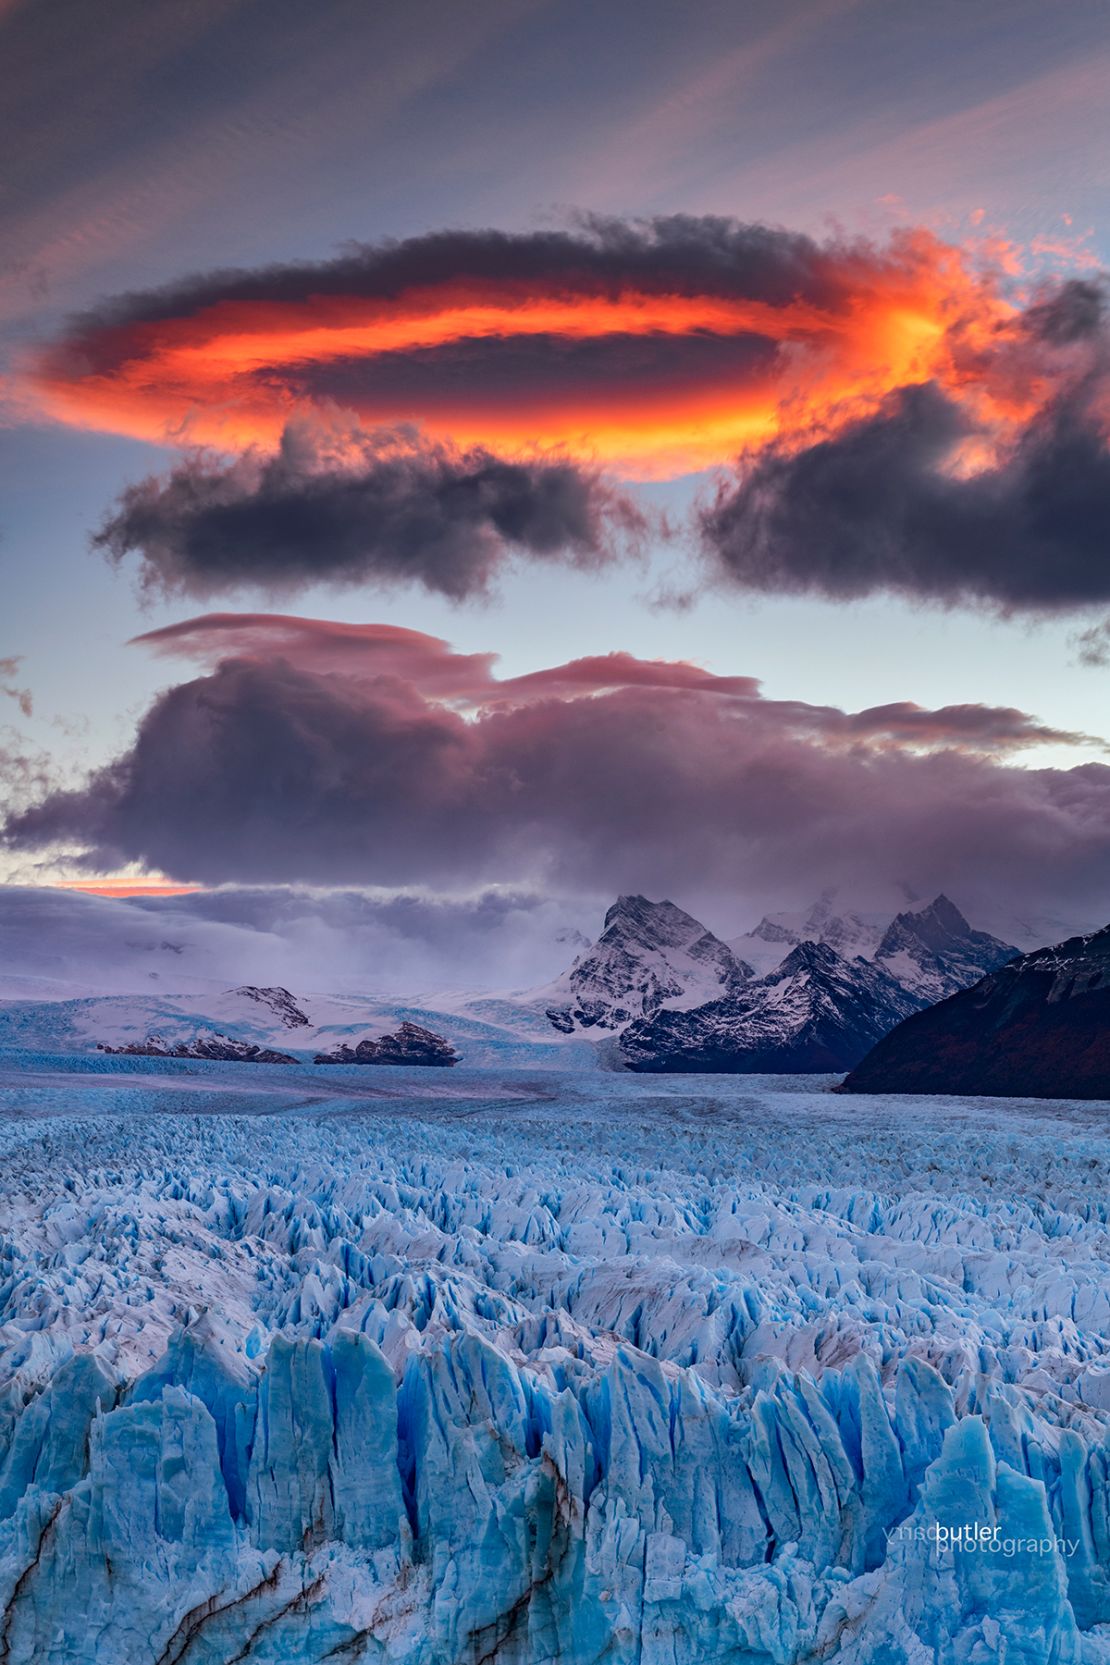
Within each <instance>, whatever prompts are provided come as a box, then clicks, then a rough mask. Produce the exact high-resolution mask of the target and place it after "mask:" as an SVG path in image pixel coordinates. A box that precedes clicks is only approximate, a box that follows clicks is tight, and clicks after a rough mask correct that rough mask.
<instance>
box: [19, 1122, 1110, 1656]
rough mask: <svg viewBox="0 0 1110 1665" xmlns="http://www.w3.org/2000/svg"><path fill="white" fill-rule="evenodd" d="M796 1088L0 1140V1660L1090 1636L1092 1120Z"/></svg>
mask: <svg viewBox="0 0 1110 1665" xmlns="http://www.w3.org/2000/svg"><path fill="white" fill-rule="evenodd" d="M622 1090H624V1089H622ZM812 1097H813V1100H814V1102H816V1095H812ZM664 1098H665V1092H664ZM630 1102H631V1100H630ZM743 1102H744V1104H746V1105H747V1106H748V1112H749V1113H750V1107H751V1104H752V1098H751V1092H750V1089H749V1090H748V1097H747V1099H745V1100H744V1101H743ZM808 1105H809V1100H808V1099H807V1098H806V1097H805V1096H803V1095H798V1096H797V1097H796V1098H795V1099H794V1100H793V1101H792V1102H791V1103H790V1104H789V1106H788V1107H787V1108H788V1109H789V1113H790V1116H791V1117H792V1118H793V1124H792V1125H793V1129H794V1131H795V1132H796V1133H797V1132H798V1130H799V1123H800V1124H801V1132H802V1134H803V1136H804V1137H806V1138H807V1141H808V1152H809V1155H808V1165H809V1166H810V1167H812V1164H813V1161H814V1160H817V1161H823V1162H825V1165H826V1166H827V1168H828V1169H829V1175H828V1183H825V1184H821V1185H816V1186H815V1185H814V1184H812V1183H809V1182H803V1181H802V1179H801V1177H800V1176H801V1174H802V1173H803V1172H804V1171H805V1165H804V1164H799V1163H798V1161H797V1158H796V1157H791V1156H787V1157H786V1158H780V1162H779V1166H780V1171H779V1172H778V1173H774V1172H772V1171H771V1169H772V1162H771V1157H770V1154H769V1153H770V1152H771V1151H772V1150H773V1149H774V1146H775V1130H774V1127H773V1126H771V1125H770V1124H772V1123H773V1122H774V1120H775V1117H776V1116H783V1115H785V1113H786V1110H785V1109H784V1106H786V1101H785V1100H783V1101H782V1103H781V1104H780V1105H779V1106H778V1107H777V1108H776V1107H775V1106H773V1105H772V1106H771V1107H770V1108H769V1109H768V1108H766V1107H764V1110H765V1113H764V1114H763V1116H762V1125H763V1127H764V1132H763V1133H762V1134H760V1135H758V1136H757V1135H755V1134H752V1133H750V1132H749V1133H746V1134H745V1133H744V1132H743V1123H742V1122H741V1121H738V1122H737V1123H735V1124H728V1123H727V1122H726V1124H725V1125H724V1126H720V1125H718V1127H717V1131H716V1132H715V1133H714V1134H713V1135H712V1136H711V1137H708V1138H707V1136H706V1135H705V1133H704V1130H703V1131H702V1132H701V1134H700V1135H699V1139H698V1140H697V1141H695V1142H692V1143H690V1144H689V1145H688V1146H684V1145H683V1143H682V1141H681V1139H680V1137H679V1135H678V1134H677V1133H676V1131H675V1129H674V1128H673V1127H671V1126H669V1125H668V1116H667V1114H666V1105H665V1103H664V1105H663V1106H662V1109H663V1112H664V1113H662V1114H661V1115H660V1119H659V1122H658V1126H657V1127H655V1128H654V1131H652V1128H651V1124H649V1132H650V1135H651V1138H652V1139H653V1140H654V1141H655V1147H656V1148H653V1149H652V1150H651V1153H650V1154H651V1156H652V1158H653V1160H652V1163H651V1165H650V1166H649V1165H648V1164H647V1162H646V1161H645V1160H644V1149H643V1147H644V1139H645V1123H644V1120H643V1118H642V1116H641V1115H640V1114H639V1113H637V1114H636V1116H635V1117H634V1118H633V1120H632V1121H631V1122H630V1123H629V1124H628V1125H627V1126H626V1127H622V1126H621V1125H619V1124H618V1125H616V1128H615V1131H614V1130H609V1131H608V1132H605V1133H604V1134H602V1135H599V1136H598V1137H596V1138H593V1139H591V1140H590V1142H589V1145H588V1147H587V1146H586V1145H585V1144H584V1143H578V1144H577V1145H576V1142H575V1140H574V1138H573V1136H568V1133H567V1125H568V1124H567V1122H566V1120H565V1119H564V1118H563V1117H561V1116H560V1114H559V1112H558V1109H557V1107H553V1108H550V1109H549V1111H545V1112H543V1115H539V1114H537V1115H536V1116H533V1117H532V1118H531V1119H530V1120H529V1121H528V1123H527V1124H526V1129H525V1135H524V1136H521V1134H520V1133H519V1132H518V1131H517V1129H516V1128H515V1127H514V1126H513V1125H512V1124H511V1122H510V1120H509V1119H508V1118H506V1119H505V1120H504V1121H503V1122H501V1123H497V1122H495V1121H492V1122H484V1123H483V1124H482V1128H481V1132H480V1135H479V1134H476V1133H475V1129H474V1126H473V1125H470V1126H469V1127H467V1128H463V1127H460V1126H456V1125H454V1124H453V1123H452V1121H451V1118H450V1116H448V1115H446V1114H445V1115H443V1116H441V1117H440V1118H439V1119H438V1120H437V1119H436V1118H435V1117H432V1118H431V1119H430V1120H428V1121H427V1122H425V1123H423V1124H422V1125H417V1124H416V1123H414V1121H413V1120H412V1119H409V1120H407V1121H406V1122H405V1123H404V1124H403V1125H402V1123H401V1122H400V1121H393V1122H389V1123H386V1122H385V1121H382V1122H378V1123H375V1122H374V1121H373V1120H372V1119H369V1118H367V1119H360V1120H359V1121H358V1122H357V1123H355V1124H352V1122H351V1121H350V1120H349V1119H346V1120H344V1121H343V1122H342V1123H341V1124H339V1123H336V1124H329V1123H328V1121H327V1120H326V1119H317V1120H315V1121H305V1120H301V1121H296V1120H295V1119H293V1118H278V1119H275V1120H272V1121H271V1120H267V1121H266V1122H265V1123H264V1124H263V1123H262V1122H260V1121H259V1122H251V1121H248V1120H247V1119H246V1118H229V1119H227V1120H217V1119H215V1118H205V1117H188V1118H183V1119H181V1120H179V1121H177V1122H175V1123H173V1124H171V1123H170V1122H169V1121H168V1120H167V1119H166V1118H164V1117H154V1116H151V1117H141V1118H137V1119H133V1120H132V1121H130V1122H129V1124H128V1125H127V1127H126V1128H124V1127H123V1124H122V1122H121V1121H120V1119H118V1118H116V1117H104V1118H102V1119H101V1120H99V1121H97V1122H95V1123H92V1122H85V1123H76V1122H64V1121H58V1122H57V1123H55V1124H53V1128H52V1132H51V1135H50V1139H49V1140H48V1141H47V1142H46V1145H45V1147H44V1146H43V1145H42V1144H41V1143H37V1144H35V1145H32V1144H30V1143H28V1142H24V1143H22V1144H19V1145H18V1146H14V1145H13V1147H12V1149H11V1150H10V1151H9V1153H8V1155H9V1159H10V1162H9V1177H8V1180H7V1182H6V1186H5V1193H6V1194H5V1204H4V1209H5V1220H4V1236H3V1242H2V1245H0V1253H2V1257H3V1258H2V1261H0V1364H2V1375H0V1386H2V1390H3V1391H2V1396H0V1609H2V1614H3V1616H2V1619H0V1662H3V1665H23V1662H32V1661H33V1662H35V1665H62V1662H65V1665H71V1662H73V1665H76V1662H77V1661H82V1662H84V1661H112V1662H114V1665H131V1662H136V1665H140V1662H141V1665H217V1662H219V1665H231V1662H232V1661H240V1660H249V1661H272V1662H274V1665H276V1662H278V1661H292V1660H296V1661H317V1660H319V1661H323V1660H341V1661H342V1660H346V1661H358V1660H398V1661H406V1662H408V1661H412V1662H414V1665H415V1662H417V1661H419V1662H428V1665H432V1662H435V1665H440V1662H443V1665H448V1662H456V1661H458V1662H468V1665H484V1662H488V1661H494V1660H499V1661H504V1662H506V1665H513V1662H519V1665H525V1662H528V1665H531V1662H547V1661H551V1662H555V1661H559V1662H577V1661H600V1660H606V1661H626V1660H627V1661H628V1662H629V1665H632V1662H636V1665H683V1662H685V1661H691V1662H692V1661H713V1660H720V1661H730V1662H735V1665H747V1662H751V1665H756V1662H760V1665H762V1662H764V1661H768V1662H770V1661H773V1662H775V1665H788V1662H790V1665H793V1662H802V1661H817V1660H845V1661H847V1660H850V1661H858V1662H860V1665H863V1662H868V1665H888V1662H889V1665H897V1662H902V1661H905V1662H907V1665H911V1662H912V1665H925V1662H927V1661H932V1660H939V1661H951V1662H953V1665H956V1662H959V1665H964V1662H966V1665H980V1662H983V1665H986V1662H987V1661H994V1660H1003V1661H1006V1662H1008V1665H1015V1662H1021V1665H1041V1662H1044V1665H1048V1662H1060V1665H1065V1662H1067V1665H1073V1662H1074V1665H1091V1662H1097V1661H1102V1660H1110V1482H1108V1471H1110V1441H1108V1432H1110V1358H1108V1357H1107V1346H1106V1343H1105V1341H1104V1340H1103V1337H1104V1336H1105V1335H1106V1333H1107V1329H1108V1325H1110V1312H1108V1298H1110V1284H1108V1282H1107V1279H1106V1276H1105V1256H1106V1254H1107V1214H1108V1212H1110V1205H1108V1202H1107V1199H1106V1197H1105V1195H1104V1194H1100V1190H1099V1177H1098V1168H1097V1166H1096V1164H1097V1162H1098V1156H1097V1148H1098V1147H1097V1141H1096V1142H1095V1143H1092V1142H1091V1141H1092V1138H1093V1135H1092V1134H1091V1133H1090V1130H1089V1129H1088V1128H1085V1127H1082V1126H1081V1127H1079V1128H1078V1129H1076V1128H1069V1129H1066V1130H1065V1135H1064V1136H1063V1137H1064V1142H1065V1144H1066V1146H1067V1152H1066V1154H1067V1158H1068V1160H1067V1161H1065V1162H1064V1164H1063V1168H1062V1170H1061V1169H1060V1167H1059V1164H1058V1165H1057V1170H1056V1173H1057V1178H1056V1179H1055V1180H1053V1181H1052V1182H1051V1183H1049V1182H1046V1181H1045V1180H1044V1178H1043V1160H1044V1156H1045V1152H1046V1151H1047V1149H1048V1148H1049V1144H1050V1142H1051V1134H1050V1132H1049V1131H1047V1130H1046V1129H1045V1126H1044V1124H1043V1123H1038V1124H1037V1125H1036V1127H1035V1128H1034V1129H1033V1130H1032V1133H1029V1131H1028V1130H1027V1131H1026V1137H1025V1141H1024V1143H1025V1153H1024V1154H1023V1155H1021V1156H1020V1157H1018V1158H1016V1159H1015V1157H1014V1155H1013V1150H1014V1148H1015V1147H1014V1145H1013V1139H1014V1129H1013V1127H1004V1128H1003V1130H1002V1133H1001V1134H1000V1135H999V1139H1000V1140H1001V1143H1000V1144H999V1150H1000V1151H1003V1152H1005V1153H1006V1154H1005V1160H1004V1161H1002V1162H1001V1164H1000V1163H999V1162H996V1163H995V1166H994V1169H993V1172H994V1174H995V1175H996V1176H997V1174H998V1173H999V1172H1005V1173H1006V1181H1007V1182H1006V1187H1005V1192H1004V1194H1002V1195H999V1194H998V1193H997V1186H996V1185H995V1184H993V1183H992V1185H991V1186H988V1185H987V1184H986V1178H985V1170H984V1176H983V1178H982V1180H981V1181H979V1180H976V1179H975V1178H974V1177H972V1176H971V1174H970V1170H969V1167H968V1157H969V1154H971V1153H972V1151H974V1156H975V1159H976V1160H975V1161H973V1162H972V1163H971V1169H974V1168H975V1167H976V1165H978V1167H979V1168H982V1167H983V1162H982V1150H981V1145H982V1134H981V1133H975V1134H968V1135H967V1137H966V1138H965V1139H964V1141H963V1143H962V1144H961V1138H960V1133H959V1129H955V1130H952V1129H950V1130H948V1134H947V1135H946V1138H947V1144H946V1143H945V1140H942V1139H937V1140H936V1141H935V1142H934V1143H933V1146H932V1149H930V1145H929V1141H928V1140H926V1141H924V1142H923V1141H922V1138H921V1130H920V1128H916V1129H915V1128H907V1129H906V1130H905V1131H904V1133H897V1132H896V1133H894V1134H891V1133H890V1132H889V1131H888V1129H887V1126H886V1124H884V1122H883V1120H882V1116H883V1112H882V1108H881V1106H880V1107H872V1108H871V1109H870V1110H869V1114H870V1116H871V1117H872V1121H871V1123H870V1128H871V1131H870V1132H866V1130H865V1133H864V1135H863V1137H862V1140H861V1141H857V1146H858V1148H857V1150H856V1151H855V1153H854V1154H850V1155H843V1156H836V1157H835V1158H834V1156H833V1154H832V1153H833V1152H834V1150H835V1149H837V1148H838V1147H837V1146H836V1144H835V1140H833V1139H831V1138H829V1139H828V1140H827V1143H826V1145H825V1146H823V1145H822V1143H821V1139H822V1135H821V1134H820V1132H819V1131H818V1128H817V1124H816V1122H815V1123H814V1124H813V1126H812V1127H811V1128H809V1130H808V1132H807V1127H806V1117H807V1115H808V1114H809V1113H810V1112H809V1110H808V1109H807V1106H808ZM742 1109H743V1105H741V1104H740V1103H739V1102H738V1106H737V1114H738V1115H739V1113H740V1111H741V1110H742ZM622 1113H623V1114H624V1116H625V1117H626V1118H627V1115H628V1111H627V1108H625V1109H624V1110H623V1112H622ZM823 1113H825V1112H824V1111H823ZM836 1114H843V1112H842V1111H841V1110H839V1109H838V1110H837V1112H836ZM543 1116H549V1119H548V1120H544V1119H543ZM963 1125H964V1124H963V1123H961V1126H963ZM968 1125H969V1126H970V1125H971V1124H970V1123H969V1124H968ZM783 1131H784V1129H783V1128H782V1127H780V1128H779V1137H780V1141H781V1135H782V1132H783ZM760 1138H762V1139H763V1140H764V1143H765V1148H764V1149H756V1148H754V1147H755V1145H757V1144H758V1142H759V1139H760ZM714 1141H716V1142H714ZM745 1141H746V1145H745ZM868 1141H870V1147H871V1149H870V1155H871V1157H872V1158H873V1159H874V1160H872V1161H871V1163H870V1165H871V1167H872V1169H873V1170H874V1171H875V1172H876V1173H877V1180H876V1182H875V1183H874V1184H873V1186H872V1187H871V1188H868V1187H863V1186H860V1185H859V1184H858V1183H856V1180H857V1178H858V1176H857V1175H855V1174H854V1173H853V1171H852V1167H853V1164H857V1165H858V1166H859V1168H860V1171H861V1172H862V1171H863V1169H864V1168H866V1167H867V1165H868V1156H869V1152H868V1148H867V1147H868ZM1057 1143H1058V1141H1057ZM949 1147H951V1149H952V1153H953V1154H952V1159H951V1163H950V1169H951V1171H950V1172H948V1173H946V1174H942V1175H940V1176H939V1177H938V1176H937V1175H936V1174H935V1173H932V1174H930V1171H929V1158H930V1156H931V1155H933V1154H935V1152H936V1151H937V1150H940V1149H942V1148H949ZM634 1149H635V1150H639V1152H640V1160H639V1164H638V1165H637V1164H635V1163H634V1162H633V1160H632V1152H633V1150H634ZM587 1150H588V1154H583V1152H585V1151H587ZM1092 1151H1094V1152H1096V1154H1095V1155H1092V1154H1091V1153H1092ZM63 1158H64V1159H63ZM709 1159H712V1160H709ZM915 1163H916V1164H917V1167H918V1169H919V1170H920V1171H916V1172H914V1171H910V1172H909V1173H908V1174H907V1169H908V1168H910V1169H912V1167H913V1164H915ZM934 1166H935V1164H934ZM795 1168H797V1171H794V1170H795ZM726 1169H727V1170H729V1171H728V1172H725V1171H724V1170H726ZM896 1170H897V1171H898V1172H900V1173H901V1174H902V1175H903V1177H904V1178H905V1179H906V1180H907V1181H908V1182H907V1183H906V1184H905V1188H904V1190H903V1191H902V1193H901V1194H897V1193H896V1192H895V1191H894V1190H893V1189H886V1188H884V1186H883V1184H882V1183H881V1181H882V1180H883V1178H884V1177H885V1178H888V1179H889V1177H890V1175H891V1174H892V1173H893V1172H894V1171H896ZM713 1175H716V1176H718V1177H707V1176H713ZM1053 1185H1055V1191H1053V1189H1052V1186H1053Z"/></svg>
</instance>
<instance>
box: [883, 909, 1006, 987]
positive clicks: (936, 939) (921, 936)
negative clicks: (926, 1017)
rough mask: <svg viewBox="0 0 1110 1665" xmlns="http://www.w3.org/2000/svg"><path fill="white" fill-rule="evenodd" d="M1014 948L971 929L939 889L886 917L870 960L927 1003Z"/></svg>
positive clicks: (992, 967)
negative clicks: (927, 900)
mask: <svg viewBox="0 0 1110 1665" xmlns="http://www.w3.org/2000/svg"><path fill="white" fill-rule="evenodd" d="M1016 953H1017V949H1016V948H1015V947H1014V946H1013V945H1012V944H1011V943H1008V942H1002V941H1001V940H1000V939H999V938H998V937H993V936H991V935H990V934H989V933H988V932H986V931H977V930H975V929H974V927H973V926H972V925H970V924H969V923H968V921H967V920H966V919H965V918H964V916H963V914H962V913H961V912H960V910H959V908H958V907H956V905H955V903H954V902H952V901H950V899H949V898H948V897H947V896H945V895H944V894H943V893H942V894H941V895H939V896H937V897H935V898H934V900H933V901H932V902H930V903H929V904H928V905H927V906H926V907H923V908H918V909H914V910H910V909H907V910H906V911H905V912H904V913H900V914H897V915H896V916H895V918H894V919H893V920H891V922H890V924H889V925H888V927H887V929H886V931H885V932H884V933H883V936H882V940H881V941H880V943H879V946H878V948H877V949H876V951H875V963H876V965H881V966H883V967H884V969H885V970H887V971H889V972H890V974H891V975H892V976H894V977H896V978H897V979H898V981H899V982H900V983H902V984H903V985H904V987H906V988H909V989H913V990H914V991H915V992H917V993H919V994H920V995H921V996H922V999H923V1001H924V1002H932V1001H936V1000H944V999H946V998H947V996H948V995H950V994H955V993H956V992H957V990H959V989H963V988H967V987H968V985H969V984H970V983H974V982H977V981H978V979H979V978H980V977H983V976H985V975H986V973H987V972H988V971H993V970H995V969H996V968H997V967H998V966H1000V965H1005V963H1006V961H1007V960H1011V959H1013V957H1014V955H1015V954H1016Z"/></svg>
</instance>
